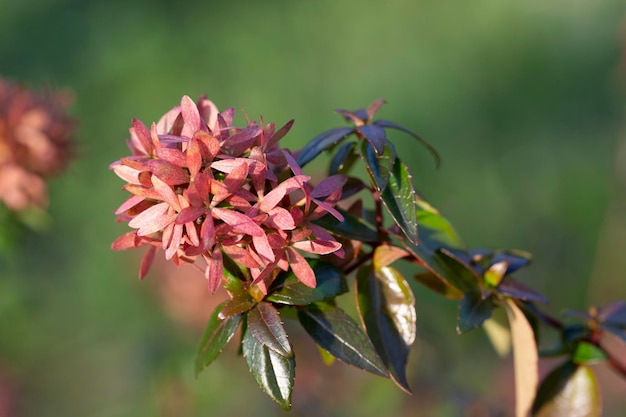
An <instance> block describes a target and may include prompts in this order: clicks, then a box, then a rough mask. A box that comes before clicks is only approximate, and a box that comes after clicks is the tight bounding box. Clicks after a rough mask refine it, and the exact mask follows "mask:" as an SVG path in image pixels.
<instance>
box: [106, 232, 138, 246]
mask: <svg viewBox="0 0 626 417" xmlns="http://www.w3.org/2000/svg"><path fill="white" fill-rule="evenodd" d="M139 241H140V239H139V238H138V237H137V232H136V231H134V230H133V231H132V232H128V233H124V234H123V235H122V236H120V237H118V238H117V239H115V241H114V242H113V243H112V244H111V249H112V250H126V249H134V248H137V247H139V246H141V245H139V244H138V242H139Z"/></svg>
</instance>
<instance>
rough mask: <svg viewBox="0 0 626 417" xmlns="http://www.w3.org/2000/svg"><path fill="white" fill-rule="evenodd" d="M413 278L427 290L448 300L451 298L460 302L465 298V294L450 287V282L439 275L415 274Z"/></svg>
mask: <svg viewBox="0 0 626 417" xmlns="http://www.w3.org/2000/svg"><path fill="white" fill-rule="evenodd" d="M413 278H415V279H416V280H417V281H418V282H419V283H420V284H422V285H423V286H425V287H426V288H428V289H430V290H433V291H434V292H436V293H438V294H440V295H443V296H444V297H446V298H450V299H452V300H460V299H461V298H463V293H462V292H461V291H459V290H457V289H456V288H455V287H453V286H452V285H450V283H449V282H448V281H446V280H443V279H441V278H440V277H439V275H437V274H434V273H432V272H430V271H426V272H422V273H421V274H415V275H413Z"/></svg>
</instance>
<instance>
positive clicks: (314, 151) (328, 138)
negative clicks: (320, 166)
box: [296, 127, 354, 167]
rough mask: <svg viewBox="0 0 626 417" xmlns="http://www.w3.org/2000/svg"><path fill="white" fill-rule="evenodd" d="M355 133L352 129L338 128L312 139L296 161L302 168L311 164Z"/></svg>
mask: <svg viewBox="0 0 626 417" xmlns="http://www.w3.org/2000/svg"><path fill="white" fill-rule="evenodd" d="M353 131H354V128H352V127H338V128H335V129H331V130H328V131H326V132H324V133H321V134H319V135H318V136H316V137H314V138H313V139H311V141H310V142H309V143H307V144H306V146H305V147H304V148H302V150H301V151H300V153H299V154H298V156H297V158H296V161H297V163H298V165H300V167H303V166H304V165H306V164H307V163H309V162H311V161H312V160H313V159H315V157H316V156H317V155H319V154H320V153H322V152H323V151H325V150H326V149H328V148H330V147H331V146H333V145H335V144H336V143H339V142H340V141H342V140H343V139H344V138H345V137H346V136H348V135H349V134H350V133H352V132H353Z"/></svg>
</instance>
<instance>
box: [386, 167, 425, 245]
mask: <svg viewBox="0 0 626 417" xmlns="http://www.w3.org/2000/svg"><path fill="white" fill-rule="evenodd" d="M381 198H382V201H383V204H384V206H385V207H386V208H387V211H388V212H389V214H391V217H393V220H394V222H395V223H396V224H397V225H398V227H399V228H400V229H401V230H402V231H403V232H404V234H405V235H406V237H407V239H408V240H409V241H410V242H411V243H413V244H417V241H418V230H417V222H418V220H417V210H416V204H417V194H416V193H415V189H414V188H413V183H412V182H411V174H409V169H408V168H407V166H406V165H405V164H404V163H402V161H400V160H399V159H396V162H395V163H394V165H393V171H392V172H391V176H390V177H389V182H388V183H387V187H386V188H385V189H384V191H383V192H382V194H381Z"/></svg>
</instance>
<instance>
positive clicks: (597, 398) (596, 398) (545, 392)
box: [532, 361, 602, 417]
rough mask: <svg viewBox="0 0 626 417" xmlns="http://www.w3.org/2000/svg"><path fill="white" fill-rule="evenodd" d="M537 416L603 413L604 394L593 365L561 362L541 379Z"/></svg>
mask: <svg viewBox="0 0 626 417" xmlns="http://www.w3.org/2000/svg"><path fill="white" fill-rule="evenodd" d="M532 415H533V417H564V416H567V417H601V416H602V398H601V395H600V391H599V390H598V384H597V382H596V378H595V376H594V374H593V372H592V371H591V369H590V368H589V367H587V366H585V365H577V364H575V363H573V362H571V361H567V362H565V363H564V364H562V365H560V366H558V367H557V368H555V369H554V370H552V372H550V373H549V374H548V375H547V376H546V377H545V378H544V380H543V381H542V382H541V386H540V387H539V390H538V392H537V397H536V399H535V402H534V403H533V407H532Z"/></svg>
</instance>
